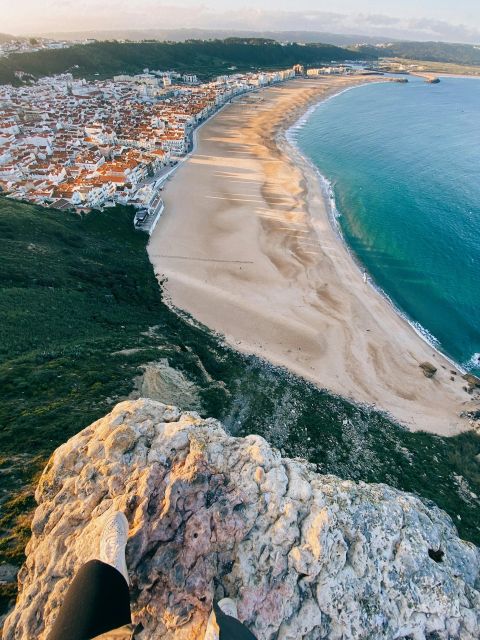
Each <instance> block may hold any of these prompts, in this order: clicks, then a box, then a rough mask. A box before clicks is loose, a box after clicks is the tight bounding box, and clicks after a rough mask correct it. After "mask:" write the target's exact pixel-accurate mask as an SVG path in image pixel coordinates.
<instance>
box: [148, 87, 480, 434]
mask: <svg viewBox="0 0 480 640" xmlns="http://www.w3.org/2000/svg"><path fill="white" fill-rule="evenodd" d="M363 81H365V79H364V80H363ZM367 81H374V80H373V79H367ZM355 83H356V84H358V83H359V80H358V79H352V78H332V79H321V80H295V81H291V82H289V83H286V84H283V85H279V86H276V87H271V88H268V89H265V90H262V91H260V92H257V93H255V94H250V95H247V96H243V97H241V98H240V99H239V100H237V101H236V102H234V103H233V104H232V105H228V106H227V107H226V108H225V109H223V110H222V111H221V112H220V113H218V114H217V115H216V116H215V117H214V118H212V119H211V120H210V121H209V122H207V123H206V124H205V125H204V126H203V127H201V129H200V130H199V131H198V134H197V146H196V150H195V152H194V153H193V154H192V155H191V156H190V157H189V158H188V159H187V160H186V161H185V162H184V163H183V164H182V166H181V167H179V169H178V171H176V173H175V174H174V175H173V176H172V177H171V178H170V179H169V181H168V182H167V184H166V187H165V191H164V200H165V212H164V213H163V215H162V218H161V219H160V221H159V223H158V224H157V227H156V229H155V231H154V232H153V234H152V237H151V239H150V243H149V246H148V251H149V255H150V260H151V262H152V264H153V266H154V269H155V272H156V274H157V275H158V277H159V278H161V277H164V276H166V277H167V278H168V281H167V284H166V293H167V294H168V296H169V298H170V299H171V301H172V304H173V305H174V306H175V307H177V308H180V309H183V310H185V311H187V312H189V313H190V314H192V315H193V316H194V317H195V318H196V319H197V320H198V321H200V322H201V323H203V324H205V325H206V326H208V327H209V328H211V329H212V330H214V331H216V332H219V333H221V334H223V335H224V336H225V338H226V340H227V341H228V342H229V343H230V344H231V345H233V346H234V347H235V348H237V349H239V350H241V351H244V352H246V353H253V354H257V355H259V356H261V357H262V358H265V359H267V360H269V361H271V362H272V363H274V364H278V365H282V366H285V367H287V368H288V369H290V370H291V371H293V372H294V373H296V374H298V375H301V376H303V377H305V378H307V379H308V380H310V381H312V382H314V383H315V384H316V385H318V386H319V387H322V388H326V389H328V390H330V391H332V392H334V393H336V394H339V395H342V396H344V397H347V398H350V399H352V400H354V401H356V402H363V403H368V404H371V405H375V406H376V408H377V409H381V410H383V411H385V412H387V413H389V414H390V415H391V416H392V417H393V418H394V419H395V420H396V421H398V422H400V423H402V424H404V425H405V426H407V427H409V428H410V429H414V430H418V429H423V430H426V431H430V432H434V433H439V434H444V435H453V434H455V433H459V432H460V431H462V430H464V429H466V428H468V427H469V424H468V422H467V421H466V420H465V419H464V418H461V417H460V413H461V412H462V411H465V410H468V409H471V408H472V406H471V403H472V400H471V397H470V396H469V395H468V394H467V393H466V392H465V391H464V390H463V388H462V387H463V386H464V381H463V380H462V379H461V375H460V374H459V373H457V375H453V377H454V378H455V379H454V381H451V380H450V378H451V377H452V374H451V373H450V371H451V370H453V369H454V367H452V365H451V364H450V363H449V362H448V361H447V360H446V359H444V358H443V357H442V356H441V355H440V354H438V353H436V352H435V351H434V350H433V349H432V348H431V347H429V345H428V344H426V343H425V342H424V341H423V340H422V339H421V338H420V337H419V336H418V335H417V334H416V333H415V331H414V330H413V329H412V327H411V326H410V325H409V324H408V323H407V322H406V321H404V320H403V319H402V318H401V317H400V316H399V315H398V314H397V313H396V312H395V311H394V309H393V308H392V307H391V306H390V305H389V304H388V302H387V301H386V300H385V299H383V298H382V297H381V296H380V294H378V293H377V292H376V291H375V290H374V289H373V288H372V287H371V286H370V285H368V284H365V283H364V282H363V279H362V274H361V272H360V271H359V269H358V267H357V266H356V265H355V263H354V261H353V260H352V257H351V256H350V255H349V253H348V251H347V249H346V248H345V246H344V244H343V242H342V241H341V240H340V239H339V237H338V236H337V234H336V233H335V231H334V229H333V228H332V225H331V224H330V221H329V218H328V209H327V206H328V205H327V203H326V201H325V198H324V195H323V194H322V191H321V188H320V184H319V182H318V179H317V176H316V173H315V172H314V170H313V169H312V167H311V166H310V165H309V164H308V163H307V162H306V161H305V160H304V159H303V158H302V157H301V156H300V154H299V153H298V152H296V151H295V149H293V148H292V147H291V145H289V144H288V142H287V141H286V139H285V135H284V134H285V129H286V128H287V127H288V126H290V125H291V124H292V123H293V122H295V120H296V119H297V118H298V117H299V116H300V115H301V113H303V112H304V111H305V110H306V109H307V108H308V106H309V105H311V104H313V103H315V102H318V101H319V100H321V99H322V98H326V97H328V96H329V95H332V94H334V93H337V92H339V91H342V90H344V89H345V88H348V87H350V86H352V84H355ZM424 361H429V362H432V363H433V364H434V365H435V366H436V367H437V368H438V371H437V374H436V375H435V377H434V378H433V379H428V378H426V377H425V376H424V374H423V372H422V370H421V369H420V368H419V364H420V363H422V362H424Z"/></svg>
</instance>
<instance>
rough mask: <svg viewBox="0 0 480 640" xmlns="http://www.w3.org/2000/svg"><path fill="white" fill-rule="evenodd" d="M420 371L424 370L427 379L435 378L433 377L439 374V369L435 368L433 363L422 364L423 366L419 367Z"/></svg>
mask: <svg viewBox="0 0 480 640" xmlns="http://www.w3.org/2000/svg"><path fill="white" fill-rule="evenodd" d="M418 366H419V367H420V369H422V371H423V373H424V375H425V376H426V377H427V378H433V376H434V375H435V374H436V373H437V368H436V367H434V366H433V364H432V363H431V362H422V364H419V365H418Z"/></svg>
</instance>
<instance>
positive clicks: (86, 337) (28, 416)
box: [0, 198, 480, 607]
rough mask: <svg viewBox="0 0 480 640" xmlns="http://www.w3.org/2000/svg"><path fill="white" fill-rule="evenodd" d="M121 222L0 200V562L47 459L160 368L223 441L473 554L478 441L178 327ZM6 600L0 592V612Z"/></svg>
mask: <svg viewBox="0 0 480 640" xmlns="http://www.w3.org/2000/svg"><path fill="white" fill-rule="evenodd" d="M132 215H133V213H132V211H131V210H130V209H129V208H126V207H116V208H115V209H109V210H107V211H105V212H103V213H100V212H93V213H91V214H88V215H86V216H83V217H80V216H79V215H76V214H73V213H65V212H60V211H55V210H51V209H42V208H40V207H35V206H33V205H29V204H24V203H21V202H14V201H12V200H8V199H6V198H0V332H1V333H0V451H1V452H2V455H1V458H0V504H1V514H2V515H1V517H0V562H5V561H6V562H9V563H12V564H15V565H18V564H20V563H21V562H22V559H23V549H24V545H25V542H26V540H27V539H28V535H29V528H28V527H29V518H30V514H31V510H32V508H33V506H34V500H33V485H34V483H35V481H36V479H37V477H38V474H39V473H40V471H41V469H42V467H43V465H44V464H45V462H46V460H47V458H48V456H49V455H50V454H51V452H52V451H53V450H54V449H55V447H57V446H58V445H59V444H61V443H62V442H64V441H65V440H66V439H68V438H69V437H70V436H72V435H73V434H75V433H77V432H78V431H80V430H81V429H83V428H84V427H86V426H87V425H88V424H89V423H91V422H92V421H93V420H95V419H97V418H99V417H101V416H102V415H104V414H105V413H107V412H108V411H109V410H110V408H111V407H112V406H113V405H114V404H115V403H116V402H118V401H120V400H121V399H122V398H125V397H126V396H127V395H128V394H129V392H130V391H131V390H132V388H133V378H134V376H135V375H137V374H138V373H140V371H141V370H140V366H141V365H142V364H145V363H147V362H152V361H156V360H159V359H160V358H167V359H168V361H169V364H170V365H171V366H173V367H176V368H177V369H179V370H181V371H182V372H183V374H184V375H185V376H186V377H187V378H188V379H190V380H191V381H192V382H194V383H195V384H196V385H197V386H198V388H199V389H200V400H201V404H202V406H203V411H202V414H203V415H206V416H207V415H209V416H214V417H218V418H220V419H222V420H223V421H224V423H225V425H226V427H227V428H228V429H229V430H230V431H231V432H232V433H234V434H237V435H241V434H246V433H259V434H260V435H263V436H264V437H265V438H266V439H267V440H269V441H270V442H271V443H272V444H273V445H275V446H277V447H278V448H279V449H281V451H282V452H283V453H284V454H285V455H290V456H302V457H305V458H308V459H309V460H311V461H312V462H314V463H316V464H317V465H318V469H319V470H320V471H321V472H324V473H336V474H338V475H340V476H342V477H345V478H351V479H355V480H360V479H362V480H365V481H368V482H386V483H388V484H390V485H392V486H394V487H398V488H400V489H405V490H408V491H412V492H414V493H417V494H418V495H420V496H422V497H423V498H425V499H427V500H431V501H434V502H435V503H436V504H437V505H439V506H440V507H441V508H443V509H445V510H446V511H447V512H448V513H449V514H450V516H451V517H452V518H453V519H454V522H455V524H456V525H457V527H458V529H459V531H460V534H461V535H462V536H463V537H464V538H466V539H468V540H472V541H473V542H475V543H477V544H480V518H479V506H480V502H479V499H478V497H475V496H474V495H472V492H473V494H476V496H479V495H480V464H479V461H478V454H479V452H480V438H479V437H478V436H476V435H475V434H473V433H466V434H463V435H461V436H458V437H456V438H451V439H448V438H441V437H436V436H431V435H427V434H425V433H410V432H407V431H405V430H403V429H401V428H400V427H398V426H397V425H395V424H393V423H392V422H391V421H390V420H388V419H387V418H386V417H384V416H383V415H381V414H380V413H378V412H375V411H373V410H371V409H368V408H365V407H360V406H354V405H352V404H350V403H349V402H347V401H345V400H343V399H341V398H337V397H335V396H332V395H330V394H328V393H327V392H326V391H322V390H319V389H317V388H315V387H314V386H313V385H311V384H309V383H307V382H305V381H303V380H301V379H299V378H297V377H295V376H293V375H291V374H289V373H288V372H286V371H284V370H282V369H277V368H275V367H272V366H271V365H269V364H267V363H265V362H262V361H260V360H258V359H257V358H254V357H246V356H243V355H240V354H238V353H236V352H235V351H233V350H231V349H230V348H228V347H226V346H225V345H224V344H223V343H222V342H221V340H219V338H218V337H216V336H215V335H213V334H211V333H210V332H208V331H206V330H205V329H204V328H202V327H200V326H196V325H195V324H193V323H192V322H191V321H189V319H188V318H185V319H184V318H180V317H178V316H177V315H176V314H174V313H173V312H172V311H170V309H169V308H168V307H167V306H166V305H165V304H164V303H163V301H162V299H161V295H160V293H159V288H158V283H157V280H156V279H155V276H154V274H153V271H152V267H151V265H150V263H149V261H148V257H147V253H146V251H145V246H146V240H147V236H146V235H144V234H142V233H139V232H135V231H134V229H133V225H132ZM125 349H133V351H129V352H127V353H125V352H124V353H119V352H120V351H122V350H125ZM476 456H477V457H476ZM459 516H460V518H459ZM13 593H14V591H13V589H12V586H11V585H10V586H9V585H7V586H5V587H4V588H3V591H2V592H1V593H0V595H3V606H4V607H5V606H6V605H7V603H8V601H9V600H10V599H11V598H12V597H13Z"/></svg>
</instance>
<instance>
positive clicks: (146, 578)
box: [4, 399, 480, 640]
mask: <svg viewBox="0 0 480 640" xmlns="http://www.w3.org/2000/svg"><path fill="white" fill-rule="evenodd" d="M36 500H37V503H38V507H37V510H36V512H35V516H34V520H33V524H32V539H31V541H30V542H29V545H28V547H27V560H26V563H25V565H24V567H23V568H22V570H21V571H20V574H19V586H20V594H19V599H18V602H17V605H16V607H15V610H14V611H13V612H12V614H11V615H10V616H9V618H8V619H7V621H6V624H5V630H4V638H5V639H6V640H13V639H14V638H39V639H40V640H42V639H44V638H45V637H46V635H47V634H48V630H49V629H50V627H51V624H52V622H53V620H54V619H55V616H56V615H57V612H58V609H59V606H60V604H61V602H62V599H63V596H64V594H65V591H66V589H67V587H68V584H69V583H70V581H71V579H72V577H73V575H74V574H75V572H76V571H77V570H78V568H79V567H80V566H81V564H82V563H84V562H86V561H87V560H89V559H91V558H94V557H97V555H98V540H99V535H100V531H101V529H102V526H103V522H104V520H105V517H106V515H107V514H108V513H109V512H110V511H111V510H113V509H121V510H123V511H124V512H125V513H126V515H127V517H128V519H129V522H130V537H129V543H128V546H127V563H128V566H129V573H130V578H131V582H132V610H133V615H134V618H135V621H137V622H141V623H142V624H143V627H144V631H143V632H142V634H141V635H140V637H141V638H145V639H146V638H149V639H157V638H166V639H167V640H168V639H174V638H175V639H181V640H186V639H187V638H188V639H189V640H192V639H196V638H202V637H203V632H204V629H205V624H206V620H207V617H208V614H209V612H210V608H211V603H212V599H213V598H214V597H216V598H221V597H223V596H230V597H233V598H236V599H237V600H238V609H239V617H240V619H241V620H242V621H244V622H245V623H246V624H247V625H248V626H249V628H250V629H251V631H252V632H253V633H254V634H255V635H256V636H257V637H258V638H259V640H270V639H273V638H278V639H280V640H298V639H305V640H313V639H317V638H318V639H320V638H328V639H331V640H333V639H337V638H338V639H340V638H342V639H352V640H354V639H355V640H357V639H360V638H365V639H366V638H369V639H370V638H385V639H387V638H388V639H390V638H391V639H394V638H395V639H397V638H414V639H415V640H420V639H423V638H432V639H433V638H445V640H446V639H447V638H461V639H462V640H463V639H465V640H474V639H476V638H478V637H480V592H479V588H480V580H479V572H480V552H479V550H478V549H477V548H476V547H475V546H474V545H472V544H470V543H467V542H463V541H462V540H460V539H459V538H458V535H457V531H456V529H455V527H454V525H453V524H452V521H451V520H450V518H449V517H448V516H447V515H446V514H445V513H444V512H442V511H441V510H440V509H438V508H436V507H434V506H432V505H428V506H427V505H426V504H424V503H423V502H422V501H421V500H420V499H418V498H416V497H414V496H412V495H409V494H406V493H402V492H400V491H397V490H395V489H392V488H390V487H388V486H386V485H380V484H365V483H362V482H352V481H344V480H340V479H339V478H337V477H335V476H322V475H318V474H316V473H315V471H314V469H313V467H312V465H309V464H308V463H306V462H304V461H301V460H286V459H282V458H281V456H280V454H279V453H278V451H276V450H274V449H272V448H271V447H270V446H269V445H268V444H267V442H266V441H265V440H264V439H263V438H261V437H259V436H247V437H246V438H233V437H231V436H229V435H227V434H226V433H225V431H224V430H223V428H222V426H221V425H220V423H218V422H217V421H216V420H212V419H207V420H205V419H201V418H200V417H199V416H198V415H197V414H195V413H181V412H180V411H179V410H178V409H176V408H175V407H171V406H167V405H164V404H162V403H160V402H156V401H153V400H144V399H140V400H137V401H130V402H123V403H121V404H119V405H117V406H116V407H115V408H114V409H113V411H112V412H111V413H110V414H109V415H107V416H106V417H105V418H103V419H101V420H99V421H97V422H96V423H94V424H92V425H91V426H90V427H88V428H87V429H85V430H83V431H82V432H80V433H79V434H78V435H76V436H75V437H73V438H72V439H71V440H69V441H68V442H67V443H66V444H64V445H63V446H61V447H60V448H59V449H58V450H57V451H56V452H55V453H54V455H53V456H52V458H51V460H50V462H49V464H48V465H47V467H46V469H45V471H44V473H43V476H42V478H41V481H40V483H39V486H38V489H37V493H36Z"/></svg>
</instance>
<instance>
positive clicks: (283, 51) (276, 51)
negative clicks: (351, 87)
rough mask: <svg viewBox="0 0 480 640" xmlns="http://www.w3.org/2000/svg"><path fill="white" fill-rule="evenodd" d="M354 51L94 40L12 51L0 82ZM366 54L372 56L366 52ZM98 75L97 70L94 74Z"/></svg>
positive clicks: (314, 59)
mask: <svg viewBox="0 0 480 640" xmlns="http://www.w3.org/2000/svg"><path fill="white" fill-rule="evenodd" d="M361 56H364V54H363V53H362V54H360V53H355V52H352V51H349V50H348V49H342V48H340V47H335V46H333V45H327V44H320V43H317V44H310V45H306V46H301V45H298V44H291V45H286V46H282V45H280V44H278V43H277V42H274V41H271V40H265V39H255V38H250V39H248V40H245V39H238V38H229V39H227V40H211V41H200V40H191V41H187V42H124V43H119V42H92V43H90V44H86V45H75V46H73V47H70V48H68V49H61V50H43V51H36V52H34V53H21V54H12V55H11V56H9V57H8V58H5V59H0V83H3V84H5V83H13V82H15V71H24V72H26V73H29V74H32V75H33V76H35V77H39V76H45V75H49V74H55V73H63V72H65V71H69V72H71V73H73V74H74V75H75V76H77V77H87V78H93V77H101V78H104V77H110V76H113V75H116V74H121V73H138V72H141V71H143V69H144V68H146V67H147V68H149V69H174V70H176V71H180V72H183V71H190V72H192V73H196V74H198V75H199V76H200V77H201V78H209V77H211V76H215V75H218V74H222V73H226V72H228V71H229V68H230V67H232V66H234V67H236V68H237V69H238V70H239V71H249V70H251V69H265V68H268V69H274V68H284V67H291V66H293V65H294V64H296V63H301V64H307V65H315V64H320V63H322V62H329V61H330V60H339V61H340V60H346V59H352V58H355V59H357V58H360V57H361ZM369 57H370V56H369ZM97 74H98V75H97Z"/></svg>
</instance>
